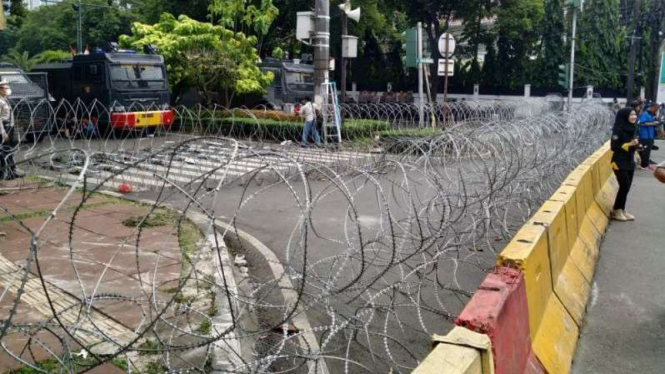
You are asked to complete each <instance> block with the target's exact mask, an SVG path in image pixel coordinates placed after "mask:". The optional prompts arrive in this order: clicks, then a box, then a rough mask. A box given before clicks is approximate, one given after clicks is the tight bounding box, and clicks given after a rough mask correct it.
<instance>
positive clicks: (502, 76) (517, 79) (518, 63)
mask: <svg viewBox="0 0 665 374" xmlns="http://www.w3.org/2000/svg"><path fill="white" fill-rule="evenodd" d="M543 13H544V10H543V3H542V0H506V1H504V2H502V3H501V7H500V8H499V10H498V13H497V25H496V26H497V29H498V39H497V46H498V54H497V56H498V58H497V71H496V73H497V75H498V76H497V80H498V81H499V82H502V83H504V85H505V86H508V87H509V88H511V89H515V88H517V87H519V86H520V85H523V84H525V83H530V82H531V79H532V77H531V72H532V71H533V62H532V57H534V56H535V55H536V51H537V49H536V47H537V43H538V42H539V39H540V33H539V31H540V30H539V26H540V24H541V20H542V18H543Z"/></svg>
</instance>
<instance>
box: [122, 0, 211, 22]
mask: <svg viewBox="0 0 665 374" xmlns="http://www.w3.org/2000/svg"><path fill="white" fill-rule="evenodd" d="M123 2H124V3H125V4H127V6H128V8H131V9H132V10H134V11H135V13H136V15H137V16H138V18H137V21H139V22H142V23H146V24H154V23H157V22H159V18H160V16H161V15H162V13H171V14H173V15H175V16H176V17H177V16H180V15H186V16H187V17H189V18H192V19H194V20H197V21H201V22H204V21H209V20H210V16H209V12H208V7H209V5H210V1H209V0H123Z"/></svg>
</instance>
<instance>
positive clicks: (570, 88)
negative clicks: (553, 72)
mask: <svg viewBox="0 0 665 374" xmlns="http://www.w3.org/2000/svg"><path fill="white" fill-rule="evenodd" d="M578 11H579V9H578V8H577V7H576V6H574V7H573V36H572V40H571V42H570V79H569V80H570V82H569V83H568V113H570V112H572V111H573V88H574V83H575V41H576V38H577V13H578Z"/></svg>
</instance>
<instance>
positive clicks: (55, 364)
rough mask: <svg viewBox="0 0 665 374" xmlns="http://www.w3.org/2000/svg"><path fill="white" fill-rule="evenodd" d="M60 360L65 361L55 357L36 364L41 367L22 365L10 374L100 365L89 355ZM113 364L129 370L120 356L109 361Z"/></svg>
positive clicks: (50, 371)
mask: <svg viewBox="0 0 665 374" xmlns="http://www.w3.org/2000/svg"><path fill="white" fill-rule="evenodd" d="M60 360H61V361H62V362H63V363H64V365H63V364H61V363H60V362H59V361H58V360H57V359H56V358H55V357H52V358H49V359H46V360H44V361H40V362H38V363H36V364H34V366H36V367H38V368H39V369H34V368H32V367H28V366H25V367H22V368H20V369H16V370H12V371H10V372H8V374H36V373H40V374H41V373H44V372H47V373H60V372H63V370H70V368H72V369H73V371H72V372H74V373H78V372H80V371H83V370H84V369H87V368H90V367H92V366H95V365H98V364H99V361H97V360H95V358H94V357H88V358H85V359H84V358H81V357H61V358H60ZM109 363H110V364H111V365H113V366H115V367H117V368H119V369H121V370H125V371H127V361H126V360H123V359H120V358H115V359H113V360H111V361H110V362H109Z"/></svg>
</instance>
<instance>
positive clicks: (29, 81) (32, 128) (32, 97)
mask: <svg viewBox="0 0 665 374" xmlns="http://www.w3.org/2000/svg"><path fill="white" fill-rule="evenodd" d="M0 80H6V81H8V82H9V86H10V88H11V90H12V94H11V95H10V96H9V97H8V98H7V99H8V102H9V104H10V105H11V107H12V120H13V122H14V136H15V137H16V139H14V140H15V141H17V142H26V141H27V142H35V141H40V140H41V139H42V138H43V137H44V136H45V135H47V134H49V133H50V132H51V129H52V122H53V121H52V118H51V111H50V105H49V96H48V84H47V81H46V74H43V73H25V72H24V71H23V70H21V69H19V68H18V67H16V66H15V65H13V64H10V63H6V62H2V63H0Z"/></svg>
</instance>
